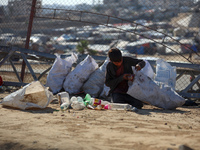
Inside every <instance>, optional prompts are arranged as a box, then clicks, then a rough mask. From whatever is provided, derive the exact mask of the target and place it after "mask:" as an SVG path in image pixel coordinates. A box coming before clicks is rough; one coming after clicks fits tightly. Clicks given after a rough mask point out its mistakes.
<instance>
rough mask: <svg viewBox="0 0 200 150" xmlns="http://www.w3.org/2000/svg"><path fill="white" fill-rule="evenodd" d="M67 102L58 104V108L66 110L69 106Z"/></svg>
mask: <svg viewBox="0 0 200 150" xmlns="http://www.w3.org/2000/svg"><path fill="white" fill-rule="evenodd" d="M69 105H70V104H69V103H62V104H61V105H60V109H61V110H66V109H68V108H69Z"/></svg>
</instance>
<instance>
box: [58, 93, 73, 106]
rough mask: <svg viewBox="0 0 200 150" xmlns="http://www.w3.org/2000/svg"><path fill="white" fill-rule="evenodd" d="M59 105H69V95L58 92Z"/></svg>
mask: <svg viewBox="0 0 200 150" xmlns="http://www.w3.org/2000/svg"><path fill="white" fill-rule="evenodd" d="M57 97H58V101H59V104H60V105H62V104H63V103H69V104H70V100H69V94H68V93H67V92H60V93H58V94H57Z"/></svg>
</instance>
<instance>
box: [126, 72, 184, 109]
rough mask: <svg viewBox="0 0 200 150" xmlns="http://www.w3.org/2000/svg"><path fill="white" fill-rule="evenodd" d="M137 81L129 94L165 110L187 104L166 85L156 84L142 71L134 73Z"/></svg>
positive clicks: (131, 86) (129, 90)
mask: <svg viewBox="0 0 200 150" xmlns="http://www.w3.org/2000/svg"><path fill="white" fill-rule="evenodd" d="M134 73H135V79H134V81H133V82H132V84H130V85H129V89H128V92H127V94H129V95H131V96H132V97H134V98H136V99H139V100H141V101H143V102H147V103H149V104H151V105H154V106H157V107H159V108H163V109H175V108H177V107H179V106H182V105H183V104H184V103H185V99H184V98H183V97H181V96H180V95H179V94H178V93H176V92H175V91H174V90H173V89H172V88H171V87H169V86H168V85H165V84H161V83H159V85H160V86H159V85H158V84H157V83H156V82H154V81H153V80H152V79H151V78H149V77H147V76H146V75H144V74H143V73H142V72H140V71H134Z"/></svg>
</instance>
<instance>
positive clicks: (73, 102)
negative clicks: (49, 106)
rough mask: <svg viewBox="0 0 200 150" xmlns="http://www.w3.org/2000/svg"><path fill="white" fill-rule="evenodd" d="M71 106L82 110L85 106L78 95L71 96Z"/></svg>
mask: <svg viewBox="0 0 200 150" xmlns="http://www.w3.org/2000/svg"><path fill="white" fill-rule="evenodd" d="M70 101H71V107H72V108H73V109H75V110H82V109H84V108H85V105H84V102H83V98H82V97H80V96H78V97H75V96H72V98H71V100H70Z"/></svg>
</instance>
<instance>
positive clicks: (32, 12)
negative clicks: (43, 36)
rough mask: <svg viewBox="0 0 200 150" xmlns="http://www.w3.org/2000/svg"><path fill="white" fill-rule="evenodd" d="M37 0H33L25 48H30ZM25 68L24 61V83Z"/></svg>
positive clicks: (22, 72) (22, 71)
mask: <svg viewBox="0 0 200 150" xmlns="http://www.w3.org/2000/svg"><path fill="white" fill-rule="evenodd" d="M36 1H37V0H32V7H31V13H30V17H29V25H28V31H27V35H26V45H25V48H26V49H28V48H29V41H30V36H31V31H32V24H33V17H34V15H35V5H36ZM25 68H26V63H25V61H24V60H23V62H22V69H21V80H22V81H24V73H25Z"/></svg>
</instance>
